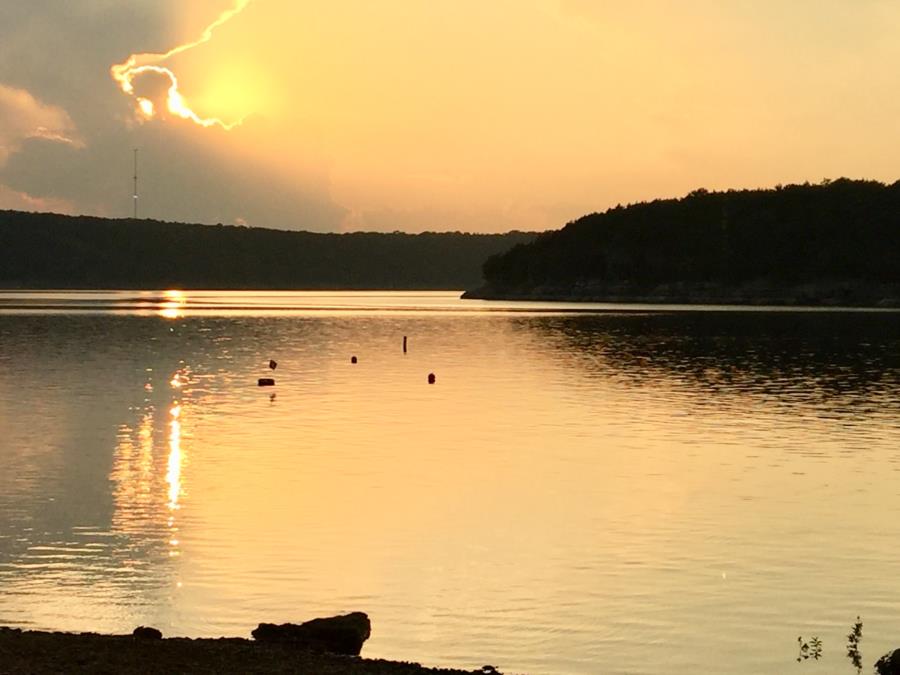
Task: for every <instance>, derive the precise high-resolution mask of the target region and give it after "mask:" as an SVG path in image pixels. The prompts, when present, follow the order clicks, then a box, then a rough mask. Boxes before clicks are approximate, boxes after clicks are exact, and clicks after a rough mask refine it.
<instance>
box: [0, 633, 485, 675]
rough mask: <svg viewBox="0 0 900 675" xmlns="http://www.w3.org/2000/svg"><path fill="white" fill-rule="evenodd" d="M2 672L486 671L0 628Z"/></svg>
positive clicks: (275, 648) (247, 643)
mask: <svg viewBox="0 0 900 675" xmlns="http://www.w3.org/2000/svg"><path fill="white" fill-rule="evenodd" d="M0 672H3V673H7V672H8V673H30V674H31V675H44V674H47V675H49V674H50V673H54V674H55V673H66V672H68V673H71V672H95V673H117V674H119V673H122V674H126V675H127V674H128V673H141V674H142V675H144V674H151V673H152V674H156V673H159V674H160V675H163V674H165V675H169V674H170V673H176V672H182V673H191V674H192V675H198V674H199V675H203V674H207V673H208V674H210V675H212V674H213V673H222V672H240V673H260V674H263V673H276V674H277V673H316V675H364V674H365V675H369V674H372V675H421V674H428V673H432V674H435V675H438V674H440V675H473V674H474V673H482V672H483V671H482V669H478V670H458V669H452V668H429V667H426V666H422V665H421V664H418V663H411V662H405V661H389V660H385V659H368V658H365V657H357V656H340V655H335V654H329V653H322V652H314V651H307V650H304V649H302V648H298V647H295V646H291V645H289V644H272V643H263V642H258V641H255V640H250V639H246V638H226V637H222V638H181V637H170V638H162V639H141V638H137V637H134V636H133V635H101V634H98V633H60V632H46V631H31V630H24V629H21V628H7V627H0Z"/></svg>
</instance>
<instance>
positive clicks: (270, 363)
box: [269, 359, 278, 370]
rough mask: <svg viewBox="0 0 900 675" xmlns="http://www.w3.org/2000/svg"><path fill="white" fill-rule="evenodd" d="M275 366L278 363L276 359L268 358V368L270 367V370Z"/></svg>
mask: <svg viewBox="0 0 900 675" xmlns="http://www.w3.org/2000/svg"><path fill="white" fill-rule="evenodd" d="M277 367H278V363H277V362H276V361H272V360H271V359H269V368H271V369H272V370H275V369H276V368H277Z"/></svg>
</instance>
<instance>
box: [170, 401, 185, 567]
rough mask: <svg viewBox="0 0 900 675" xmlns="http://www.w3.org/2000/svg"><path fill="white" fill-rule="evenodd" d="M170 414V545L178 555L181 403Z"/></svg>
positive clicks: (175, 405) (173, 554)
mask: <svg viewBox="0 0 900 675" xmlns="http://www.w3.org/2000/svg"><path fill="white" fill-rule="evenodd" d="M169 415H170V416H171V417H172V419H171V421H170V422H169V460H168V466H167V470H166V483H168V485H169V502H168V508H169V521H168V525H169V530H170V532H171V537H170V538H169V545H170V546H171V547H172V548H171V550H170V551H169V555H170V556H176V555H178V550H177V549H178V544H179V542H178V539H177V538H176V537H175V533H177V532H178V528H177V527H176V526H175V511H177V510H178V509H179V508H180V507H179V504H178V501H179V499H180V497H181V460H182V457H181V419H180V418H181V404H180V403H177V402H176V403H174V404H173V405H172V407H171V408H170V409H169Z"/></svg>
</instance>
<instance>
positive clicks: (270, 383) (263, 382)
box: [259, 377, 275, 387]
mask: <svg viewBox="0 0 900 675" xmlns="http://www.w3.org/2000/svg"><path fill="white" fill-rule="evenodd" d="M259 386H260V387H274V386H275V380H274V379H272V378H271V377H261V378H259Z"/></svg>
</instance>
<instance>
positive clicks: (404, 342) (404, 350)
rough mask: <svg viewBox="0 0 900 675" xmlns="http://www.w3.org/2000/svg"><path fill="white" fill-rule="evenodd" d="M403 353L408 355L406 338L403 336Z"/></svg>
mask: <svg viewBox="0 0 900 675" xmlns="http://www.w3.org/2000/svg"><path fill="white" fill-rule="evenodd" d="M403 353H404V354H405V353H406V336H405V335H404V336H403Z"/></svg>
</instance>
